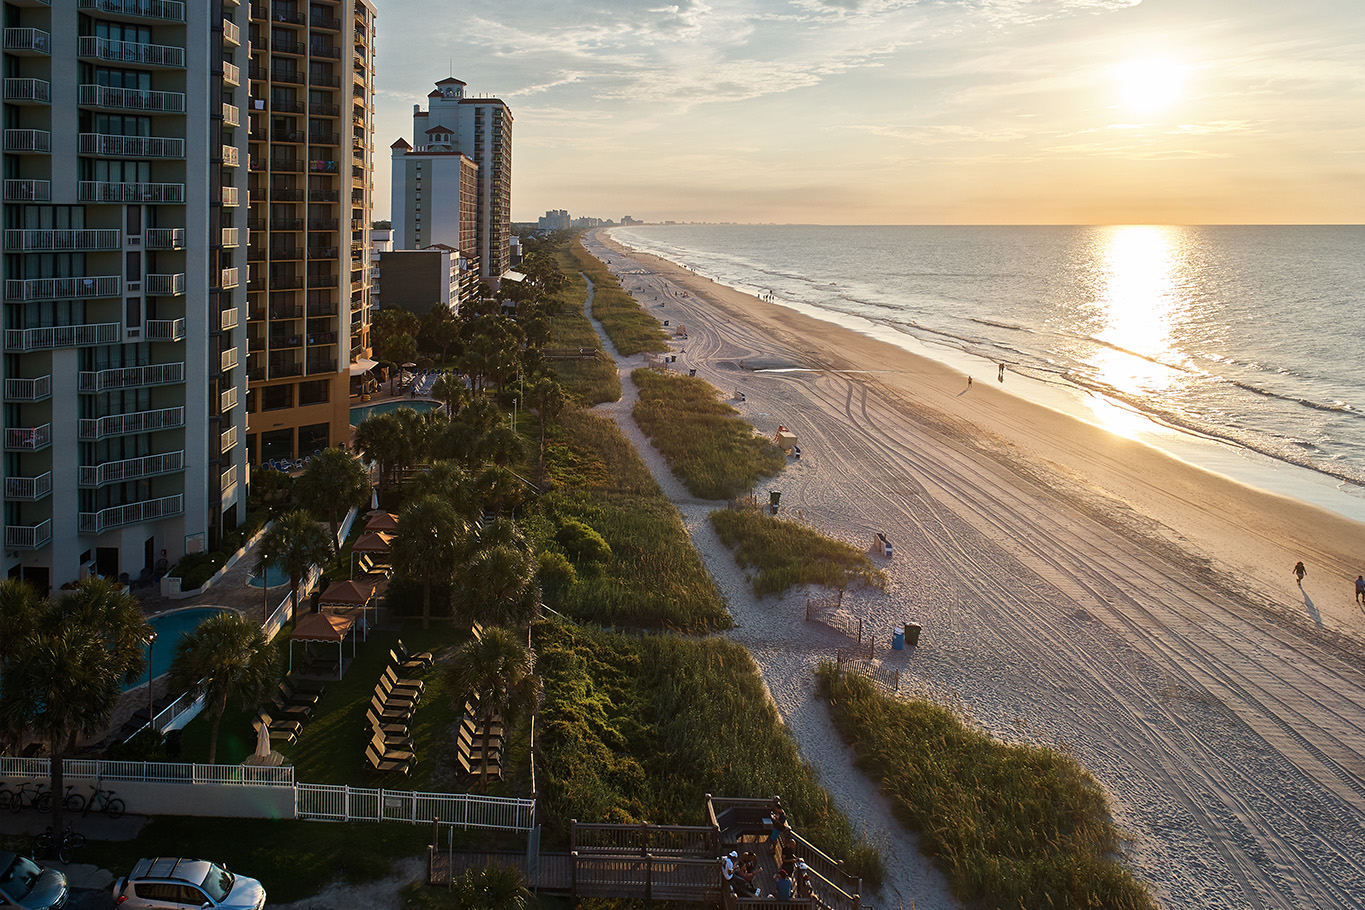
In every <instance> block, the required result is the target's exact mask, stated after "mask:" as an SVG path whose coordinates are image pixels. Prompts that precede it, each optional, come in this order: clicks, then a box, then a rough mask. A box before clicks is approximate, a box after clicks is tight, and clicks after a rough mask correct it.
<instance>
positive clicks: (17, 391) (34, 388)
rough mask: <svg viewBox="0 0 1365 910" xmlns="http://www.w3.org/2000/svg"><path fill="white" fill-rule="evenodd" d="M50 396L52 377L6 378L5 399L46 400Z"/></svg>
mask: <svg viewBox="0 0 1365 910" xmlns="http://www.w3.org/2000/svg"><path fill="white" fill-rule="evenodd" d="M51 397H52V377H51V376H39V377H38V378H37V379H6V380H5V400H6V401H46V400H47V399H49V398H51Z"/></svg>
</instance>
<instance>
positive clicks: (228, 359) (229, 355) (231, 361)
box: [218, 348, 237, 373]
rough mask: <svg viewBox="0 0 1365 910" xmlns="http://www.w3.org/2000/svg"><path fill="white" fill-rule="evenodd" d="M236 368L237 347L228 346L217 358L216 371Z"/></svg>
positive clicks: (221, 371) (222, 371)
mask: <svg viewBox="0 0 1365 910" xmlns="http://www.w3.org/2000/svg"><path fill="white" fill-rule="evenodd" d="M235 369H237V349H236V348H228V349H227V350H226V351H224V352H223V353H222V354H221V355H220V356H219V358H218V372H220V373H226V372H227V371H228V370H235Z"/></svg>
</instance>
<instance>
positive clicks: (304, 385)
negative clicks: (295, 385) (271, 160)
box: [299, 379, 330, 450]
mask: <svg viewBox="0 0 1365 910" xmlns="http://www.w3.org/2000/svg"><path fill="white" fill-rule="evenodd" d="M329 385H330V384H329V383H328V381H327V380H326V379H315V380H313V381H312V382H301V383H299V407H303V406H304V405H306V404H326V403H327V392H328V388H329ZM300 438H302V437H300ZM303 448H304V449H305V450H306V449H307V448H308V447H307V446H303Z"/></svg>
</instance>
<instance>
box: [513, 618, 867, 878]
mask: <svg viewBox="0 0 1365 910" xmlns="http://www.w3.org/2000/svg"><path fill="white" fill-rule="evenodd" d="M535 637H536V652H537V654H538V655H539V669H540V672H541V674H542V675H543V677H544V681H545V704H544V707H543V709H542V711H541V715H540V727H539V729H540V750H541V755H542V757H543V758H544V762H543V764H542V765H541V767H542V769H543V776H542V778H541V782H542V787H541V807H540V810H539V814H540V817H541V818H542V819H545V823H546V826H547V828H546V839H547V841H553V842H555V843H563V842H564V841H565V839H566V838H567V832H568V820H569V819H571V818H577V819H580V820H585V821H586V820H591V821H609V822H621V823H637V822H650V823H653V824H685V825H697V824H703V822H704V818H703V815H704V808H705V799H706V794H707V793H712V794H715V795H716V796H754V797H767V796H772V795H774V794H780V795H781V797H782V803H783V805H784V806H785V807H786V808H787V813H788V817H789V818H790V819H791V821H792V825H793V827H794V828H796V830H797V831H799V832H800V833H801V835H802V836H803V837H805V838H807V839H808V840H810V841H811V842H812V843H814V844H816V845H817V846H818V847H820V849H822V850H823V851H825V852H826V853H828V854H830V855H831V856H834V857H836V858H844V859H846V860H847V861H849V862H850V863H854V862H858V863H861V865H859V866H857V867H856V868H851V869H850V870H849V871H850V872H851V873H852V874H855V875H861V876H862V877H863V878H864V880H865V882H866V883H867V884H868V885H869V886H870V888H869V890H875V889H876V888H878V887H880V884H881V879H882V875H883V870H882V867H881V864H880V859H879V856H878V854H877V852H876V850H875V849H872V848H871V847H870V846H868V845H866V844H865V843H864V842H862V841H861V838H860V837H858V836H857V835H856V834H855V832H854V829H853V826H852V825H851V824H850V822H849V820H848V818H847V817H846V816H844V815H843V813H841V812H840V811H839V810H838V809H836V808H834V806H833V805H832V804H831V803H830V800H829V796H828V794H826V793H825V791H824V790H823V789H821V787H820V785H819V783H818V782H817V781H816V777H815V772H814V770H813V769H812V768H811V767H810V766H809V765H808V764H806V763H805V762H804V761H803V760H802V759H801V756H800V755H799V753H798V752H797V750H796V745H795V743H794V742H793V741H792V739H791V736H790V735H789V734H788V732H787V729H786V727H785V726H784V725H783V723H782V721H781V719H780V718H779V717H778V715H777V711H776V709H775V708H774V706H773V704H772V702H771V700H770V699H769V698H768V697H767V693H766V692H765V691H764V689H763V684H762V681H761V679H760V678H759V674H758V668H757V666H756V665H755V664H754V661H753V658H751V657H750V656H749V652H748V651H746V650H744V648H742V647H740V646H739V645H737V644H734V643H733V642H729V641H725V640H723V639H717V638H707V639H689V638H679V637H676V636H671V635H646V636H627V635H621V634H614V633H607V632H601V631H593V630H588V629H585V628H582V627H578V626H574V625H571V624H570V623H567V622H564V621H560V620H548V621H544V622H540V623H537V625H536V628H535Z"/></svg>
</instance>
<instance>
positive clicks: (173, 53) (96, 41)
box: [76, 35, 185, 69]
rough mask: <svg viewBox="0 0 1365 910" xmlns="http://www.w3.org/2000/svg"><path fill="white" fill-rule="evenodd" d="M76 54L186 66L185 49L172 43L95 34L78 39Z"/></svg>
mask: <svg viewBox="0 0 1365 910" xmlns="http://www.w3.org/2000/svg"><path fill="white" fill-rule="evenodd" d="M76 54H77V56H80V57H86V58H89V59H93V60H104V61H108V62H110V63H130V64H133V65H136V66H161V67H166V68H169V69H184V68H185V49H184V48H183V47H176V46H175V45H172V44H143V43H141V42H137V41H115V40H113V39H110V38H100V37H97V36H95V35H82V36H81V37H80V38H78V39H77V43H76Z"/></svg>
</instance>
